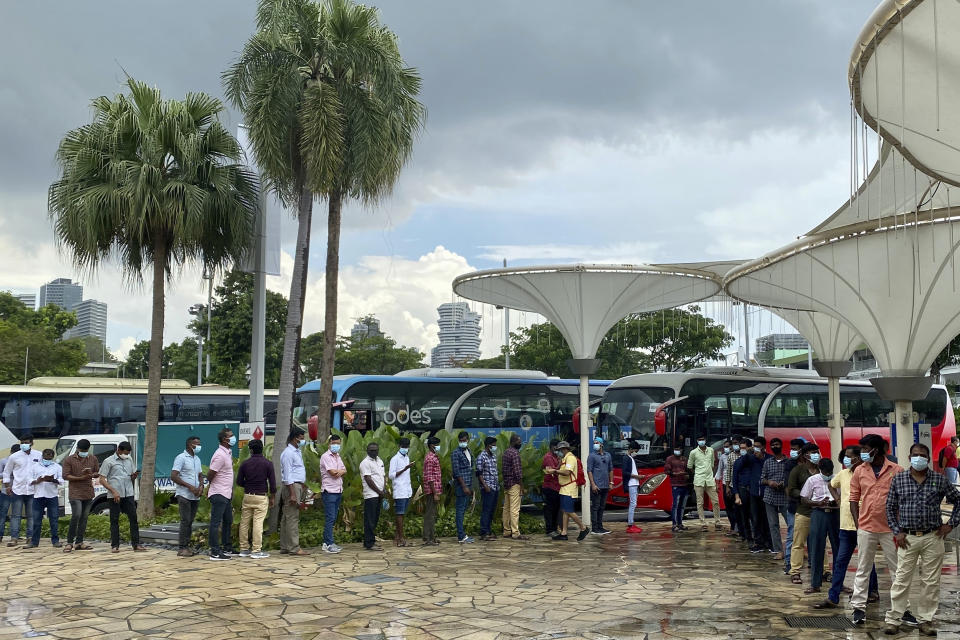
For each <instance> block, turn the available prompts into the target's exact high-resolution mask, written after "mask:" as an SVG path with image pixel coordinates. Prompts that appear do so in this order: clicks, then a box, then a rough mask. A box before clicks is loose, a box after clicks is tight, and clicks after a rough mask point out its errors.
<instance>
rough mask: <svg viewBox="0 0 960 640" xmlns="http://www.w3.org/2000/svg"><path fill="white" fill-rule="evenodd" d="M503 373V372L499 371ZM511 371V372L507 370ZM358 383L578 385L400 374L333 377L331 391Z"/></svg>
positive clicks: (314, 385) (315, 384) (310, 386)
mask: <svg viewBox="0 0 960 640" xmlns="http://www.w3.org/2000/svg"><path fill="white" fill-rule="evenodd" d="M474 371H485V370H484V369H475V370H474ZM500 371H504V370H502V369H501V370H500ZM508 371H511V370H508ZM360 382H396V383H401V382H415V383H421V384H422V383H430V382H447V383H461V384H476V385H481V384H511V383H512V384H542V385H560V386H574V385H578V384H580V381H579V380H577V379H568V378H550V377H546V376H545V377H543V378H513V377H507V376H498V377H477V376H472V377H470V376H468V377H431V376H423V375H420V376H401V375H400V374H397V375H393V376H366V375H341V376H334V377H333V390H334V392H336V394H337V397H339V394H341V393H344V392H346V390H347V389H349V388H350V387H352V386H353V385H355V384H358V383H360ZM590 384H594V385H596V384H599V385H604V386H606V385H608V384H610V380H591V381H590ZM319 390H320V380H319V379H318V380H311V381H310V382H307V383H306V384H304V385H303V386H302V387H300V388H299V389H297V391H298V392H304V391H319Z"/></svg>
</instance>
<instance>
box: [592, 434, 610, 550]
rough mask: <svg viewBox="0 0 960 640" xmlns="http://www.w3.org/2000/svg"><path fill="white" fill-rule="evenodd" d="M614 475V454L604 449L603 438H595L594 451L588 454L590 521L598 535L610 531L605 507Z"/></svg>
mask: <svg viewBox="0 0 960 640" xmlns="http://www.w3.org/2000/svg"><path fill="white" fill-rule="evenodd" d="M611 475H613V456H611V455H610V454H609V453H607V452H606V451H604V450H603V438H601V437H600V436H595V437H594V438H593V451H591V452H590V455H589V456H587V476H588V477H589V478H590V521H591V523H592V524H593V529H592V532H593V533H595V534H597V535H600V536H602V535H606V534H608V533H610V530H609V529H604V528H603V508H604V505H606V502H607V494H608V493H610V476H611Z"/></svg>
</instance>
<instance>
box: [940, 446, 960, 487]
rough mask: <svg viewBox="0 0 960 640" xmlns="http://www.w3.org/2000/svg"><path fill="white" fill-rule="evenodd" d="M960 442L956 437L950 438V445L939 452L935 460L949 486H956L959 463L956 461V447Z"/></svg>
mask: <svg viewBox="0 0 960 640" xmlns="http://www.w3.org/2000/svg"><path fill="white" fill-rule="evenodd" d="M958 443H960V440H958V439H957V436H953V437H952V438H950V443H949V444H948V445H947V446H945V447H944V448H943V449H941V450H940V456H939V457H938V458H937V464H939V465H940V468H941V469H943V475H945V476H947V481H948V482H950V484H957V467H958V466H960V463H958V461H957V446H958Z"/></svg>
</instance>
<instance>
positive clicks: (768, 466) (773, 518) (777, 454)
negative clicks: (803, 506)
mask: <svg viewBox="0 0 960 640" xmlns="http://www.w3.org/2000/svg"><path fill="white" fill-rule="evenodd" d="M770 451H772V452H773V455H772V456H770V457H769V458H767V459H766V460H765V461H764V463H763V470H762V471H761V472H760V484H761V485H763V486H764V487H766V491H764V494H763V507H764V509H765V510H766V515H767V526H768V528H769V529H770V543H771V545H772V551H773V553H775V554H777V559H778V560H782V559H783V539H782V538H781V537H780V516H783V522H784V523H785V524H786V525H787V528H788V529H789V528H790V527H792V526H793V514H792V513H790V510H789V509H788V505H789V504H790V500H789V498H787V457H786V456H785V455H783V441H782V440H781V439H780V438H772V439H771V440H770Z"/></svg>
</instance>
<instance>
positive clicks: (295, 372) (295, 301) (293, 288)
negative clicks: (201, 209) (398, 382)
mask: <svg viewBox="0 0 960 640" xmlns="http://www.w3.org/2000/svg"><path fill="white" fill-rule="evenodd" d="M298 182H299V183H300V185H301V186H300V188H299V189H298V191H299V193H300V197H299V198H298V200H297V247H296V252H295V254H294V256H293V278H292V279H291V280H290V301H289V302H288V303H287V326H286V329H285V331H284V335H283V357H282V359H281V361H280V389H279V392H278V397H277V428H276V431H275V433H274V436H273V469H274V474H275V476H276V479H277V483H278V484H279V483H280V478H281V468H280V454H281V453H283V449H284V448H285V447H286V446H287V436H289V435H290V426H291V422H292V419H293V400H294V394H295V393H296V390H297V381H298V380H299V378H300V334H301V332H302V329H303V309H304V299H305V294H306V290H307V267H308V260H309V258H310V225H311V222H312V218H313V192H312V191H311V190H310V188H309V187H307V186H305V185H304V182H305V176H303V175H302V172H301V177H300V179H299V180H298ZM281 489H282V488H281ZM281 502H282V500H277V506H275V507H274V508H272V509H271V510H270V517H269V520H268V521H269V523H270V530H271V531H273V530H275V529H276V525H277V515H278V514H279V505H280V503H281Z"/></svg>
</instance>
